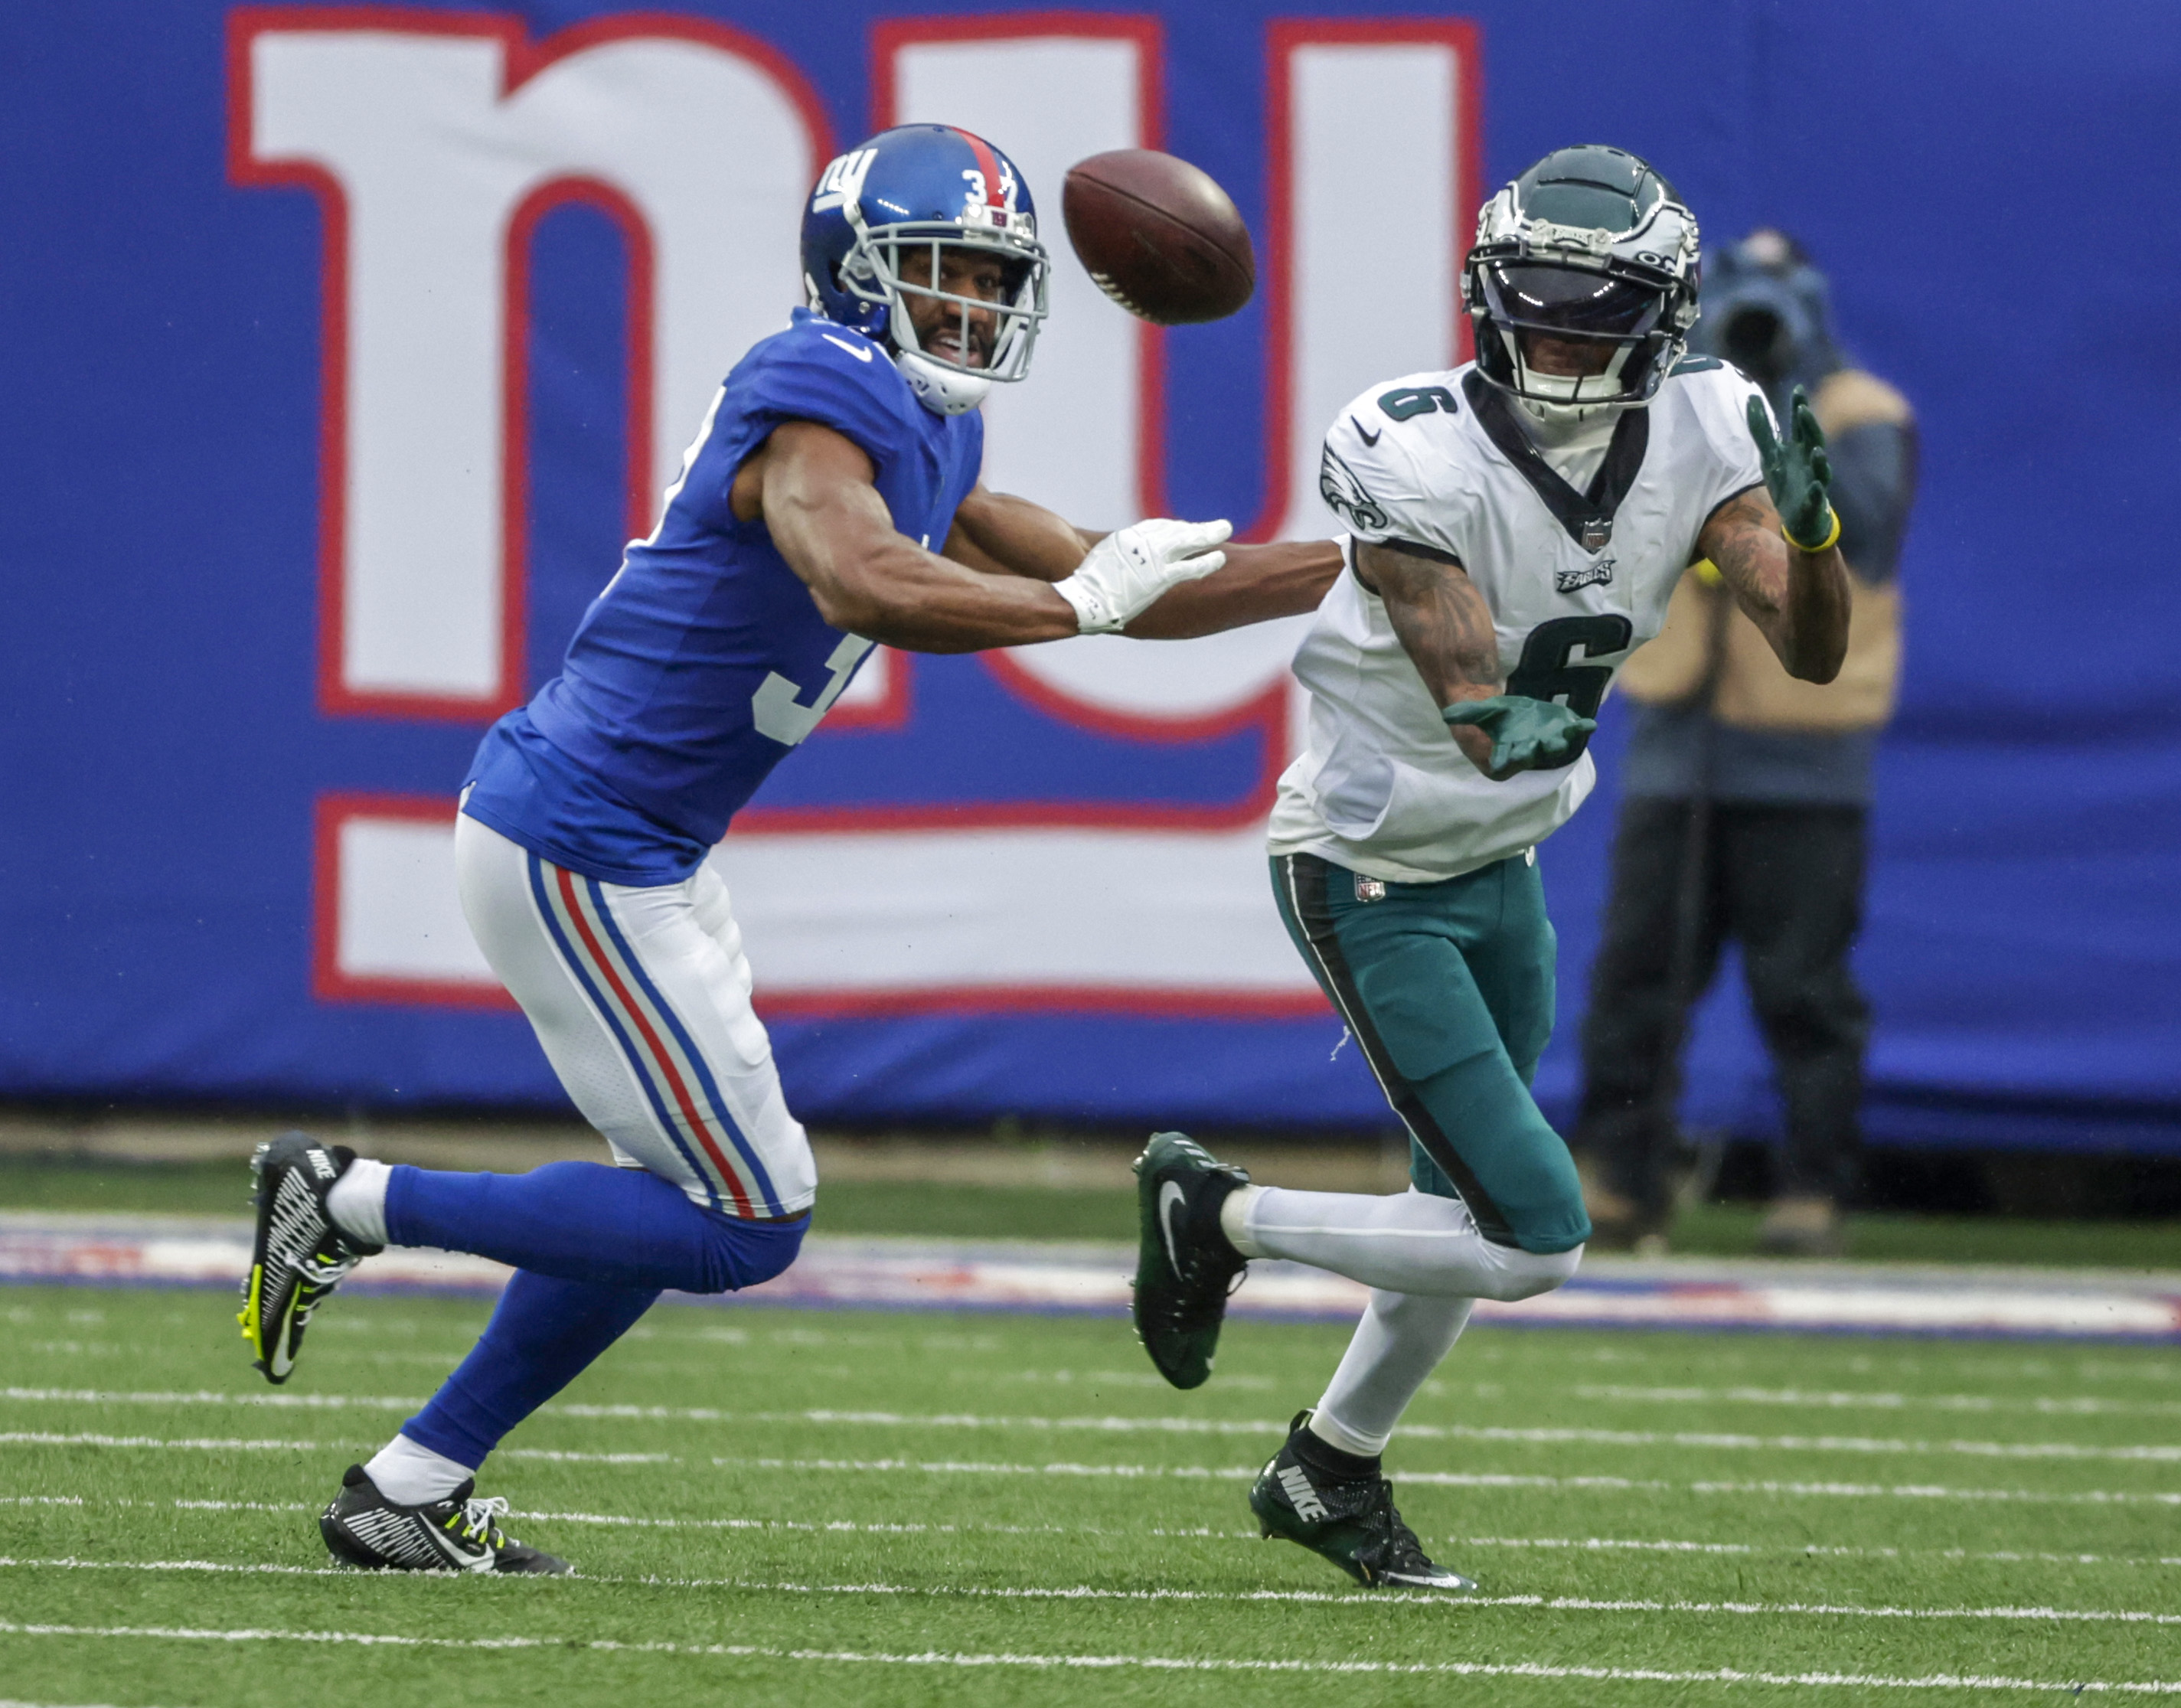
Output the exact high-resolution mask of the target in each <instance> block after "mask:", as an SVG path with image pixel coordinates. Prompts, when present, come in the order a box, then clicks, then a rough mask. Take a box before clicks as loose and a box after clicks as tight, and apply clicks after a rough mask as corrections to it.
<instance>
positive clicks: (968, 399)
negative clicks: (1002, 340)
mask: <svg viewBox="0 0 2181 1708" xmlns="http://www.w3.org/2000/svg"><path fill="white" fill-rule="evenodd" d="M893 361H894V366H895V367H896V368H899V369H900V370H901V375H902V378H903V379H906V380H907V381H908V389H909V390H911V391H914V393H915V394H916V401H918V402H919V403H920V404H922V405H923V406H925V408H926V409H928V410H930V412H932V413H933V414H934V415H966V414H967V413H968V412H969V411H971V410H973V409H975V407H976V406H978V405H979V404H980V403H982V402H983V401H985V399H986V396H987V395H989V394H990V393H991V389H992V382H991V380H989V379H985V378H983V377H982V376H981V375H979V374H975V373H963V372H962V371H961V370H960V369H958V368H947V367H943V366H941V364H940V363H938V362H934V361H932V360H930V358H929V357H925V356H923V355H920V354H919V353H918V352H917V351H914V350H903V351H897V352H896V353H895V356H894V358H893Z"/></svg>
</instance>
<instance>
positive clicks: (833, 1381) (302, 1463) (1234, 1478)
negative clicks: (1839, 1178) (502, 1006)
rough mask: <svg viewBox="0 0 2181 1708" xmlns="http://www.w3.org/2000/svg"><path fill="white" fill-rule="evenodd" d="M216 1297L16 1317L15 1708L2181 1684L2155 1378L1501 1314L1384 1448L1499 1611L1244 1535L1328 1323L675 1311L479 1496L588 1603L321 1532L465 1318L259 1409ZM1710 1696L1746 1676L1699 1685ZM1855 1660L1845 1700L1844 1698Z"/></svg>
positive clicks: (2103, 1354)
mask: <svg viewBox="0 0 2181 1708" xmlns="http://www.w3.org/2000/svg"><path fill="white" fill-rule="evenodd" d="M232 1312H233V1305H232V1302H231V1301H230V1300H229V1298H228V1297H226V1296H224V1295H217V1294H212V1293H189V1292H165V1293H161V1292H130V1291H97V1290H91V1289H56V1288H33V1287H19V1288H11V1289H7V1290H4V1291H0V1368H4V1369H5V1371H6V1373H7V1374H6V1376H5V1381H6V1383H7V1384H8V1387H7V1388H6V1390H4V1391H5V1396H6V1397H5V1398H4V1400H0V1496H4V1501H0V1555H4V1556H5V1563H4V1564H0V1699H4V1700H7V1701H9V1702H32V1703H37V1704H84V1703H93V1702H96V1703H111V1704H120V1705H129V1708H155V1705H156V1708H215V1705H217V1708H255V1705H261V1704H262V1705H267V1708H273V1705H279V1708H287V1705H290V1704H292V1703H295V1702H296V1701H307V1702H309V1703H311V1704H312V1705H313V1708H345V1705H350V1704H356V1705H362V1704H365V1703H372V1704H378V1703H383V1702H387V1701H403V1700H422V1699H424V1698H425V1697H426V1695H427V1694H428V1696H429V1698H430V1700H436V1701H441V1702H456V1703H461V1704H465V1705H467V1704H481V1705H482V1704H503V1703H505V1704H516V1703H524V1704H529V1703H568V1704H586V1705H588V1704H598V1703H610V1702H616V1701H627V1702H631V1703H635V1702H642V1703H643V1704H645V1705H647V1708H650V1705H660V1708H664V1705H676V1704H682V1703H690V1704H695V1703H707V1704H710V1703H718V1702H735V1703H741V1702H773V1701H805V1700H820V1699H827V1700H832V1701H837V1702H843V1703H847V1702H856V1703H861V1702H882V1703H887V1704H893V1703H924V1702H930V1703H941V1702H944V1703H947V1704H950V1705H951V1704H983V1703H995V1702H1033V1701H1034V1702H1050V1701H1067V1702H1070V1703H1074V1702H1085V1703H1107V1702H1131V1703H1165V1702H1176V1703H1184V1702H1206V1703H1210V1702H1231V1701H1234V1700H1250V1701H1268V1700H1297V1699H1298V1698H1299V1697H1300V1694H1301V1693H1303V1692H1304V1691H1306V1690H1319V1691H1324V1692H1328V1693H1333V1692H1337V1693H1338V1694H1337V1696H1336V1697H1333V1699H1332V1700H1339V1701H1342V1702H1364V1703H1381V1702H1417V1703H1422V1702H1433V1703H1440V1702H1446V1701H1450V1700H1462V1701H1479V1702H1492V1703H1499V1702H1507V1703H1516V1704H1543V1703H1584V1704H1588V1703H1610V1704H1615V1705H1618V1704H1623V1703H1626V1704H1632V1705H1634V1704H1645V1705H1648V1704H1659V1703H1668V1702H1673V1703H1681V1702H1698V1703H1701V1702H1708V1701H1713V1700H1735V1701H1743V1700H1755V1701H1763V1700H1775V1699H1776V1700H1783V1701H1784V1700H1823V1701H1839V1700H1865V1699H1868V1700H1897V1699H1898V1698H1899V1697H1900V1695H1901V1689H1900V1688H1899V1687H1900V1686H1901V1685H1902V1684H1903V1683H1909V1682H1912V1681H1929V1680H1931V1679H1933V1678H1941V1677H1952V1678H1961V1677H1968V1678H1983V1679H1986V1680H1993V1681H1998V1680H2007V1681H2028V1682H2031V1683H2039V1684H2044V1685H2052V1686H2070V1685H2073V1684H2075V1683H2087V1684H2090V1685H2093V1686H2095V1685H2100V1684H2107V1685H2109V1684H2114V1683H2142V1682H2147V1681H2173V1680H2181V1534H2177V1531H2178V1530H2181V1527H2177V1523H2176V1520H2177V1517H2181V1494H2177V1492H2176V1491H2181V1449H2177V1448H2176V1447H2175V1446H2173V1445H2172V1444H2173V1443H2174V1442H2175V1441H2176V1440H2181V1358H2177V1357H2176V1356H2175V1355H2174V1354H2173V1352H2172V1351H2152V1350H2134V1349H2125V1350H2114V1349H2109V1348H2097V1349H2090V1348H2084V1347H2080V1346H2063V1345H2022V1344H2002V1343H1993V1342H1985V1343H1935V1342H1916V1341H1907V1340H1855V1339H1845V1338H1843V1339H1819V1338H1795V1337H1789V1336H1742V1337H1720V1336H1703V1335H1685V1334H1671V1333H1657V1334H1621V1335H1599V1334H1587V1333H1571V1332H1555V1331H1532V1332H1520V1331H1512V1330H1507V1329H1499V1330H1494V1329H1480V1330H1477V1331H1476V1332H1474V1333H1473V1334H1472V1335H1471V1336H1470V1337H1469V1338H1468V1339H1467V1340H1465V1341H1464V1343H1463V1344H1462V1346H1460V1347H1459V1348H1458V1349H1457V1350H1456V1351H1455V1355H1454V1357H1452V1358H1451V1359H1449V1362H1448V1363H1447V1365H1446V1366H1445V1367H1444V1369H1443V1370H1442V1372H1441V1374H1440V1378H1439V1379H1438V1380H1437V1381H1435V1382H1434V1383H1433V1386H1432V1387H1431V1389H1430V1390H1427V1392H1426V1393H1425V1394H1424V1395H1423V1396H1422V1398H1421V1399H1420V1400H1419V1401H1418V1402H1417V1404H1416V1407H1415V1409H1414V1412H1412V1414H1411V1422H1412V1423H1414V1424H1416V1425H1417V1426H1418V1427H1417V1428H1416V1429H1414V1430H1413V1431H1412V1433H1411V1434H1410V1436H1409V1437H1408V1438H1407V1439H1406V1440H1404V1441H1402V1442H1400V1443H1398V1444H1397V1445H1396V1447H1395V1449H1394V1453H1393V1455H1392V1456H1391V1457H1390V1460H1389V1466H1390V1468H1391V1469H1392V1471H1393V1472H1394V1475H1395V1477H1396V1479H1397V1482H1398V1484H1399V1486H1400V1490H1401V1491H1402V1504H1403V1506H1404V1509H1405V1512H1406V1513H1407V1515H1408V1516H1409V1517H1410V1518H1411V1521H1412V1522H1413V1523H1415V1525H1416V1528H1417V1529H1418V1530H1419V1531H1420V1532H1421V1533H1422V1535H1423V1536H1424V1538H1425V1539H1426V1542H1427V1545H1429V1546H1430V1547H1431V1549H1432V1550H1433V1552H1434V1553H1436V1554H1438V1556H1440V1557H1442V1558H1444V1559H1446V1560H1448V1561H1449V1562H1454V1563H1457V1564H1459V1565H1460V1566H1461V1567H1464V1568H1465V1569H1466V1570H1468V1571H1470V1572H1471V1573H1472V1574H1473V1575H1475V1576H1477V1578H1481V1579H1482V1580H1483V1585H1484V1588H1483V1593H1482V1595H1481V1596H1480V1597H1478V1598H1477V1599H1476V1600H1470V1601H1454V1600H1427V1599H1410V1598H1401V1597H1384V1596H1371V1595H1360V1594H1352V1593H1350V1590H1349V1588H1348V1585H1347V1583H1346V1580H1345V1579H1344V1578H1340V1577H1339V1576H1338V1575H1337V1574H1336V1573H1333V1571H1332V1569H1331V1568H1330V1567H1326V1566H1324V1565H1322V1563H1321V1562H1318V1561H1317V1560H1315V1559H1314V1558H1312V1557H1311V1556H1306V1555H1305V1554H1303V1553H1302V1552H1300V1550H1296V1549H1294V1548H1292V1547H1289V1546H1287V1545H1284V1544H1273V1543H1264V1542H1260V1541H1259V1540H1257V1539H1256V1537H1255V1535H1254V1531H1253V1528H1252V1527H1251V1521H1250V1519H1249V1516H1248V1513H1247V1512H1246V1510H1245V1507H1244V1506H1243V1501H1242V1495H1243V1490H1244V1489H1245V1479H1246V1477H1247V1475H1248V1473H1249V1472H1250V1470H1251V1468H1253V1467H1254V1466H1255V1465H1256V1463H1258V1462H1261V1461H1262V1458H1263V1457H1264V1456H1265V1455H1266V1454H1267V1453H1268V1452H1269V1451H1271V1449H1272V1448H1273V1445H1275V1443H1276V1442H1277V1440H1278V1434H1279V1432H1280V1430H1281V1429H1282V1427H1283V1426H1284V1423H1285V1420H1286V1418H1287V1416H1288V1414H1289V1412H1290V1411H1292V1410H1293V1409H1294V1408H1295V1407H1297V1406H1299V1405H1300V1404H1303V1403H1305V1402H1306V1401H1309V1400H1310V1399H1311V1398H1312V1397H1314V1396H1315V1395H1316V1393H1317V1390H1318V1387H1319V1385H1320V1384H1321V1383H1322V1380H1323V1379H1324V1377H1325V1375H1326V1374H1327V1373H1328V1370H1329V1369H1330V1368H1331V1366H1332V1364H1333V1361H1334V1360H1335V1358H1336V1357H1337V1356H1338V1354H1339V1349H1340V1347H1341V1346H1342V1344H1343V1343H1344V1334H1343V1333H1342V1332H1341V1331H1339V1330H1338V1329H1328V1328H1317V1327H1276V1326H1266V1325H1259V1324H1237V1325H1235V1326H1234V1328H1232V1329H1229V1335H1228V1340H1227V1344H1226V1347H1225V1350H1224V1351H1223V1357H1222V1360H1221V1368H1220V1372H1219V1374H1218V1375H1217V1377H1216V1378H1215V1379H1214V1380H1213V1381H1212V1384H1211V1385H1209V1386H1207V1387H1206V1388H1205V1389H1203V1390H1200V1391H1199V1392H1197V1393H1195V1394H1192V1395H1180V1394H1176V1393H1173V1392H1172V1391H1171V1390H1167V1389H1166V1388H1164V1387H1163V1386H1162V1385H1160V1384H1159V1382H1158V1381H1157V1378H1156V1377H1155V1376H1154V1375H1153V1374H1152V1373H1151V1369H1150V1367H1149V1365H1148V1364H1147V1363H1146V1362H1145V1361H1144V1359H1143V1357H1142V1355H1141V1353H1140V1351H1139V1349H1138V1348H1136V1347H1135V1345H1134V1344H1133V1342H1132V1341H1131V1340H1130V1339H1129V1333H1128V1329H1127V1325H1126V1324H1125V1323H1123V1322H1120V1321H1117V1320H1113V1319H1083V1318H1063V1319H1033V1318H1007V1317H991V1316H981V1317H973V1316H957V1317H947V1316H940V1315H886V1314H881V1313H806V1312H785V1311H767V1310H764V1309H760V1308H754V1307H746V1308H735V1307H700V1306H670V1307H660V1309H658V1310H656V1311H654V1313H653V1314H652V1315H651V1316H650V1317H649V1318H647V1319H646V1321H645V1322H644V1323H643V1324H641V1325H640V1326H639V1327H638V1329H637V1330H636V1331H635V1333H634V1334H633V1335H632V1336H631V1337H630V1338H629V1339H628V1340H626V1341H624V1342H623V1344H622V1345H621V1346H619V1347H617V1348H616V1350H615V1351H614V1352H613V1353H612V1354H611V1355H610V1356H609V1357H608V1358H606V1359H605V1361H604V1362H602V1363H601V1364H600V1365H599V1367H598V1368H595V1369H594V1370H593V1371H592V1372H591V1373H590V1374H588V1376H586V1377H585V1378H584V1379H583V1380H582V1381H581V1382H580V1383H579V1384H578V1385H577V1386H576V1387H575V1388H573V1389H571V1390H570V1391H569V1392H568V1394H567V1395H566V1396H563V1400H562V1401H560V1403H558V1404H556V1405H555V1407H551V1408H549V1409H548V1410H547V1411H546V1412H544V1413H542V1414H541V1415H539V1416H538V1418H534V1419H533V1420H532V1421H531V1422H530V1423H528V1424H527V1425H526V1426H525V1427H524V1428H523V1429H522V1430H521V1431H520V1432H519V1433H518V1434H517V1435H516V1437H515V1438H514V1439H513V1440H511V1442H510V1443H509V1446H508V1449H506V1450H503V1452H502V1453H501V1455H500V1456H499V1457H498V1458H496V1459H495V1461H494V1463H493V1464H492V1465H491V1466H490V1467H489V1468H488V1484H487V1491H488V1492H491V1493H496V1494H500V1495H505V1496H507V1497H508V1498H509V1499H510V1500H511V1501H512V1502H513V1504H514V1507H515V1515H514V1517H512V1519H511V1523H510V1526H509V1528H511V1530H512V1532H513V1533H514V1534H516V1535H518V1536H520V1537H522V1538H523V1539H526V1540H529V1541H533V1542H536V1543H538V1544H539V1545H544V1546H546V1547H549V1548H551V1549H554V1550H557V1551H560V1552H562V1553H564V1554H566V1556H569V1557H570V1558H571V1559H572V1560H573V1561H575V1562H577V1567H578V1569H579V1571H580V1573H582V1575H581V1576H580V1577H579V1578H575V1579H561V1580H529V1579H508V1580H496V1579H482V1580H480V1579H474V1578H414V1577H399V1576H385V1577H378V1576H367V1575H363V1574H359V1573H332V1572H329V1571H328V1570H327V1569H325V1568H326V1556H325V1554H324V1550H323V1547H322V1546H321V1545H320V1544H319V1541H318V1539H317V1532H316V1528H315V1525H314V1523H313V1513H314V1511H315V1507H316V1506H317V1504H318V1503H320V1502H322V1501H323V1500H324V1499H326V1498H327V1497H328V1496H329V1495H330V1494H331V1493H332V1491H333V1490H334V1486H335V1484H336V1483H337V1481H338V1479H339V1477H340V1472H341V1470H342V1468H344V1467H345V1466H346V1465H347V1464H348V1463H350V1462H351V1461H352V1460H355V1459H358V1458H361V1457H362V1456H366V1455H367V1453H368V1452H369V1451H371V1449H372V1448H373V1446H375V1445H377V1444H378V1442H379V1441H380V1440H383V1439H384V1437H385V1436H386V1435H387V1434H389V1433H390V1432H391V1431H392V1429H394V1428H395V1426H396V1425H398V1423H400V1420H401V1418H402V1417H403V1416H404V1415H405V1414H406V1410H407V1408H408V1407H409V1406H410V1404H411V1402H412V1401H415V1400H418V1399H421V1398H422V1396H424V1395H425V1394H427V1393H428V1391H429V1390H430V1389H431V1388H432V1386H433V1384H434V1383H435V1382H436V1380H437V1379H438V1378H439V1376H440V1375H441V1374H443V1373H444V1370H445V1369H446V1368H448V1366H449V1365H450V1363H451V1362H452V1361H453V1360H454V1359H456V1357H459V1356H460V1354H461V1352H462V1351H464V1350H465V1349H466V1348H467V1346H468V1344H469V1342H470V1340H471V1339H472V1336H473V1335H474V1334H475V1333H476V1331H477V1330H478V1328H479V1326H480V1325H481V1324H482V1323H483V1319H484V1314H485V1311H484V1307H483V1305H482V1304H479V1303H476V1302H453V1301H442V1300H433V1299H422V1298H402V1297H380V1298H370V1297H351V1296H344V1297H342V1298H340V1299H339V1300H337V1301H335V1302H334V1303H333V1305H331V1306H330V1307H329V1308H328V1309H327V1310H326V1312H325V1313H323V1315H322V1316H321V1317H320V1318H319V1321H318V1324H317V1326H316V1327H314V1328H313V1329H312V1331H311V1343H310V1345H309V1346H308V1347H307V1348H306V1355H305V1358H304V1362H303V1365H302V1368H301V1371H300V1372H299V1373H298V1374H297V1376H296V1378H295V1380H294V1381H293V1382H292V1383H291V1384H290V1385H289V1386H288V1387H286V1388H284V1389H282V1390H277V1391H276V1390H270V1389H268V1388H266V1387H265V1386H264V1385H262V1382H261V1381H260V1379H258V1378H257V1375H256V1374H254V1373H253V1372H251V1370H250V1369H249V1368H248V1367H247V1363H246V1353H245V1351H244V1348H243V1345H242V1342H241V1340H240V1338H239V1337H238V1335H236V1332H235V1328H234V1325H233V1322H232ZM268 1401H269V1402H273V1403H268ZM235 1633H256V1634H252V1635H249V1636H244V1637H237V1636H236V1635H235ZM362 1639H373V1640H371V1641H368V1642H366V1641H363V1640H362ZM1404 1669H1415V1670H1404ZM1462 1669H1482V1670H1468V1671H1466V1672H1464V1671H1463V1670H1462ZM1722 1669H1724V1670H1725V1671H1727V1672H1733V1673H1738V1674H1742V1675H1759V1677H1758V1678H1757V1679H1755V1680H1753V1681H1746V1682H1738V1683H1737V1682H1729V1681H1725V1680H1723V1679H1720V1678H1693V1677H1692V1676H1690V1675H1698V1674H1717V1673H1719V1672H1721V1670H1722ZM1600 1674H1603V1675H1604V1676H1597V1675H1600ZM1652 1674H1659V1675H1666V1676H1663V1677H1650V1676H1642V1675H1652ZM1839 1675H1852V1677H1853V1678H1855V1679H1858V1680H1860V1681H1861V1682H1853V1683H1843V1682H1833V1683H1820V1682H1819V1679H1820V1678H1836V1679H1837V1678H1838V1676H1839ZM1765 1678H1770V1679H1772V1680H1775V1681H1777V1682H1771V1683H1767V1682H1763V1681H1764V1679H1765ZM1888 1681H1891V1682H1888ZM2168 1688H2173V1687H2172V1686H2170V1685H2169V1687H2168ZM1457 1692H1459V1693H1460V1694H1459V1696H1457V1695H1456V1693H1457ZM2024 1694H2025V1693H2024V1691H2023V1690H2022V1689H2020V1688H2001V1687H2000V1686H1999V1685H1998V1684H1997V1683H1987V1684H1985V1685H1981V1686H1979V1685H1968V1686H1959V1687H1954V1686H1949V1687H1944V1688H1940V1689H1931V1688H1929V1687H1928V1686H1927V1688H1924V1689H1921V1690H1919V1691H1917V1692H1916V1693H1915V1695H1914V1698H1913V1699H1912V1700H1919V1699H1921V1698H1923V1697H1936V1698H1938V1699H1941V1700H1949V1701H1956V1700H1994V1701H2000V1700H2005V1701H2018V1700H2023V1699H2024ZM2038 1694H2062V1693H2061V1692H2059V1691H2057V1690H2056V1691H2052V1692H2049V1693H2046V1692H2040V1693H2038Z"/></svg>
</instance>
